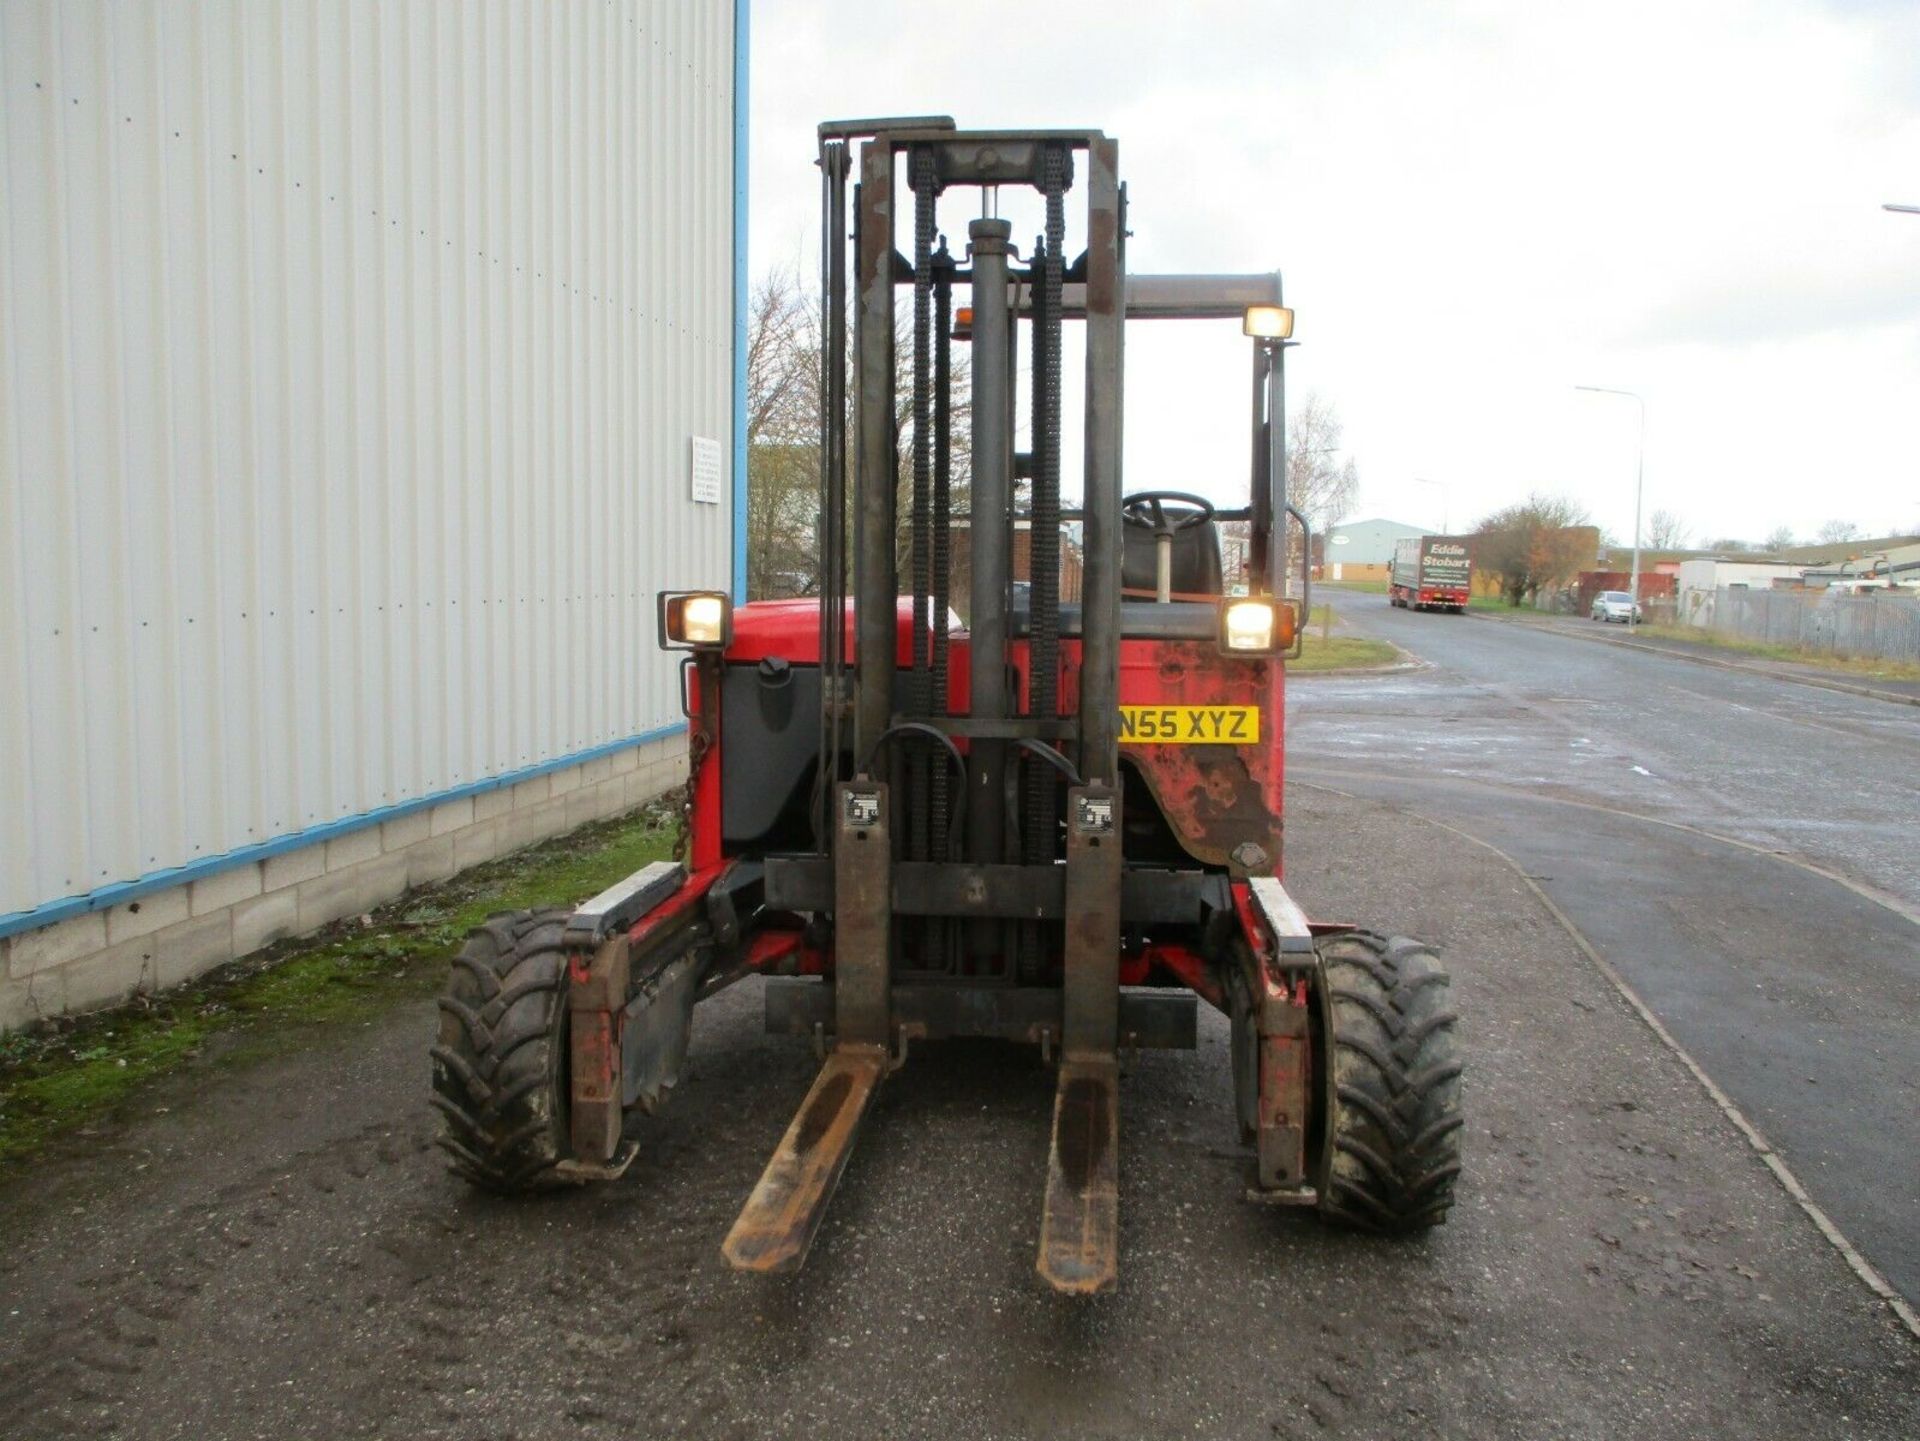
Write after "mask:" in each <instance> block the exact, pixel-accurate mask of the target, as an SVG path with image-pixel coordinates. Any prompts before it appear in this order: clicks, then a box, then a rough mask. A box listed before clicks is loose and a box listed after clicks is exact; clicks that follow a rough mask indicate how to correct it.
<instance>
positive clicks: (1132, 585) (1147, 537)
mask: <svg viewBox="0 0 1920 1441" xmlns="http://www.w3.org/2000/svg"><path fill="white" fill-rule="evenodd" d="M1120 534H1121V541H1122V545H1121V553H1120V587H1121V592H1122V594H1123V595H1125V597H1126V598H1127V599H1128V600H1152V599H1153V597H1154V593H1155V587H1156V585H1157V583H1158V581H1159V576H1160V568H1159V552H1158V545H1159V541H1158V539H1157V538H1156V536H1155V534H1154V532H1153V530H1152V528H1150V527H1148V526H1144V525H1133V524H1126V525H1122V526H1121V527H1120ZM1220 577H1221V563H1220V527H1219V525H1218V524H1217V523H1215V521H1214V519H1213V517H1212V516H1208V517H1207V518H1206V519H1205V520H1201V521H1198V522H1197V523H1194V524H1190V525H1187V526H1185V527H1184V528H1182V529H1179V530H1176V531H1174V533H1173V556H1172V582H1171V585H1170V589H1171V590H1172V591H1173V595H1174V598H1175V599H1176V600H1178V599H1179V598H1180V597H1181V596H1182V595H1188V596H1194V595H1203V596H1217V595H1219V594H1220V590H1221V580H1220Z"/></svg>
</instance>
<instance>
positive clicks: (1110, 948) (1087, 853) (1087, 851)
mask: <svg viewBox="0 0 1920 1441" xmlns="http://www.w3.org/2000/svg"><path fill="white" fill-rule="evenodd" d="M1121 834H1122V832H1121V814H1120V792H1119V790H1118V789H1117V788H1115V787H1113V786H1107V785H1086V786H1072V787H1070V788H1069V789H1068V791H1067V898H1066V939H1065V954H1064V973H1065V979H1064V982H1063V985H1064V987H1065V990H1066V1003H1065V1014H1064V1025H1065V1028H1066V1029H1065V1035H1064V1037H1063V1038H1062V1045H1063V1049H1064V1051H1065V1053H1066V1054H1067V1055H1069V1056H1077V1055H1088V1056H1100V1055H1111V1054H1112V1053H1113V1048H1114V1046H1115V1045H1116V1044H1117V1042H1118V1023H1119V1006H1120V872H1121V866H1122V856H1121V850H1120V837H1121Z"/></svg>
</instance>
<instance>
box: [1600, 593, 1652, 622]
mask: <svg viewBox="0 0 1920 1441" xmlns="http://www.w3.org/2000/svg"><path fill="white" fill-rule="evenodd" d="M1592 615H1593V618H1594V619H1595V620H1608V621H1612V620H1617V621H1619V622H1620V623H1621V624H1622V625H1625V624H1627V623H1628V622H1629V621H1636V620H1641V619H1643V618H1644V617H1642V616H1641V614H1640V607H1639V606H1638V605H1636V604H1635V603H1634V599H1633V597H1632V596H1630V595H1628V594H1627V593H1626V592H1625V591H1624V590H1603V591H1601V592H1600V594H1598V595H1596V596H1595V597H1594V598H1593V611H1592Z"/></svg>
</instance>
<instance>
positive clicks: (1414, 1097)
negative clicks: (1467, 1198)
mask: <svg viewBox="0 0 1920 1441" xmlns="http://www.w3.org/2000/svg"><path fill="white" fill-rule="evenodd" d="M1318 949H1319V951H1320V959H1321V962H1322V964H1323V965H1324V966H1325V974H1326V978H1327V987H1328V991H1329V993H1330V995H1331V998H1332V1002H1333V1008H1332V1009H1333V1081H1334V1102H1333V1118H1332V1119H1333V1127H1332V1134H1331V1136H1330V1137H1329V1140H1330V1142H1331V1144H1330V1146H1329V1147H1328V1151H1327V1162H1326V1165H1327V1175H1326V1181H1325V1184H1324V1185H1322V1186H1321V1188H1320V1198H1321V1199H1320V1211H1321V1214H1322V1215H1325V1216H1329V1217H1332V1218H1334V1219H1337V1220H1340V1221H1344V1222H1347V1223H1348V1224H1350V1225H1354V1226H1359V1227H1362V1228H1363V1229H1366V1230H1369V1231H1380V1232H1385V1233H1387V1234H1391V1235H1405V1234H1408V1233H1411V1232H1415V1231H1424V1230H1426V1229H1427V1228H1428V1227H1430V1226H1437V1225H1439V1224H1440V1222H1442V1221H1444V1220H1445V1219H1446V1215H1447V1208H1448V1207H1450V1206H1451V1205H1452V1204H1453V1183H1454V1178H1455V1177H1456V1176H1458V1175H1459V1173H1460V1126H1461V1114H1460V1062H1459V1060H1458V1059H1457V1058H1456V1057H1455V1055H1454V1048H1453V1024H1454V1020H1455V1017H1454V1013H1453V1011H1452V1009H1451V1008H1450V1007H1449V1006H1448V1004H1447V999H1448V996H1447V991H1448V985H1449V978H1448V976H1447V973H1446V972H1445V971H1443V970H1441V969H1440V963H1439V961H1438V960H1436V959H1435V958H1434V955H1433V953H1432V952H1431V951H1429V950H1428V949H1427V948H1426V947H1424V946H1422V945H1421V944H1420V943H1419V942H1418V941H1411V940H1408V939H1406V938H1405V937H1404V936H1396V937H1394V938H1392V939H1388V938H1387V937H1384V936H1377V935H1374V934H1373V933H1371V932H1369V931H1346V932H1342V933H1339V934H1335V935H1331V936H1327V937H1325V938H1323V939H1322V940H1321V941H1320V942H1319V943H1318Z"/></svg>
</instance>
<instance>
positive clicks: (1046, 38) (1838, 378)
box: [752, 0, 1920, 536]
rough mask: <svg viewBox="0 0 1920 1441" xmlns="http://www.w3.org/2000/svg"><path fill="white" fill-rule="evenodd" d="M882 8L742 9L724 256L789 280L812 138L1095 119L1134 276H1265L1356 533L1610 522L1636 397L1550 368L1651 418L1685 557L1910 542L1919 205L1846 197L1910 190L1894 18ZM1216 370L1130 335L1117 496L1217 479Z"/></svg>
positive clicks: (1917, 11) (1638, 8)
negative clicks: (1542, 498)
mask: <svg viewBox="0 0 1920 1441" xmlns="http://www.w3.org/2000/svg"><path fill="white" fill-rule="evenodd" d="M1036 14H1043V15H1044V16H1045V24H1044V33H1043V34H1036V33H1035V32H1036V29H1037V28H1038V27H1036V24H1035V17H1036ZM912 16H913V12H911V11H902V10H901V9H899V7H897V6H893V5H887V4H881V3H876V0H810V3H805V4H802V3H798V0H795V3H792V4H771V3H762V4H759V5H757V6H756V7H755V11H754V24H755V33H754V37H753V62H754V64H753V70H754V114H753V125H754V154H753V166H754V172H753V193H754V213H753V222H752V223H753V244H754V263H755V265H756V268H760V267H764V266H765V265H766V264H768V263H772V262H775V261H778V260H780V259H783V258H789V257H793V256H795V255H799V254H808V255H810V254H811V248H812V245H813V243H814V237H815V232H816V230H817V225H818V221H817V217H816V213H815V209H814V206H815V204H816V195H817V188H816V186H815V182H814V171H813V169H812V166H811V160H812V157H813V126H814V124H815V123H816V122H817V121H819V120H821V119H825V118H828V117H830V116H833V117H837V116H844V115H849V114H891V113H921V112H927V111H935V112H948V113H951V114H953V115H954V116H955V117H956V118H957V119H958V120H959V121H960V123H961V124H962V125H967V126H993V125H1017V126H1028V125H1032V126H1050V125H1095V126H1099V127H1101V128H1103V129H1105V130H1106V131H1108V133H1110V134H1113V135H1116V136H1118V137H1119V138H1120V142H1121V159H1122V170H1123V173H1124V175H1125V177H1126V179H1127V180H1128V182H1129V186H1130V194H1131V199H1132V204H1133V209H1132V220H1133V226H1134V231H1135V235H1134V239H1133V241H1132V242H1131V250H1130V255H1129V260H1130V263H1131V265H1132V266H1133V268H1134V269H1136V270H1143V271H1144V270H1256V269H1271V268H1274V267H1275V266H1279V267H1281V268H1282V269H1284V271H1285V273H1286V277H1287V286H1288V294H1289V298H1290V299H1291V300H1292V302H1293V303H1294V304H1295V305H1296V306H1297V307H1298V309H1299V313H1300V338H1301V339H1302V340H1303V341H1304V342H1305V344H1304V346H1303V347H1302V348H1301V349H1300V350H1298V351H1295V352H1294V353H1293V355H1292V357H1291V360H1290V364H1291V366H1292V372H1291V374H1292V378H1293V381H1294V383H1295V385H1296V388H1299V387H1305V386H1312V387H1314V388H1317V389H1319V390H1321V391H1322V392H1324V393H1326V394H1327V395H1328V396H1329V397H1331V398H1332V399H1333V400H1334V401H1335V402H1336V404H1337V405H1338V407H1339V409H1340V411H1341V413H1342V414H1343V416H1344V417H1345V419H1346V422H1347V436H1348V440H1349V442H1350V444H1351V445H1352V447H1353V451H1354V453H1355V455H1356V456H1357V458H1358V460H1359V463H1360V468H1361V474H1362V478H1363V487H1362V494H1363V502H1362V503H1363V508H1364V510H1365V511H1367V512H1370V513H1384V514H1390V515H1396V516H1403V517H1405V518H1407V519H1409V520H1412V521H1415V522H1423V523H1437V522H1438V519H1439V515H1438V509H1439V506H1438V494H1437V491H1436V489H1435V488H1434V487H1429V486H1420V485H1416V484H1415V483H1414V479H1415V477H1422V476H1424V477H1431V478H1435V479H1441V480H1445V481H1446V482H1448V485H1449V488H1450V491H1451V496H1450V499H1451V508H1452V518H1453V520H1454V522H1455V524H1456V525H1459V524H1462V523H1464V522H1465V521H1468V520H1470V519H1472V518H1473V517H1474V516H1476V515H1478V514H1480V513H1483V512H1484V511H1486V510H1488V509H1491V508H1493V507H1494V506H1496V505H1499V504H1503V503H1505V502H1506V501H1508V500H1511V499H1513V498H1515V497H1517V496H1519V495H1522V494H1524V493H1525V492H1526V491H1528V490H1530V489H1546V490H1558V491H1565V492H1568V493H1572V494H1576V495H1579V496H1581V497H1582V498H1583V499H1584V500H1585V501H1586V502H1587V503H1588V505H1589V506H1590V508H1591V509H1592V511H1593V513H1594V517H1595V519H1596V520H1597V521H1598V522H1599V523H1601V524H1602V525H1605V526H1606V527H1608V528H1609V529H1611V530H1613V531H1615V532H1617V533H1620V534H1622V535H1624V534H1626V533H1627V532H1628V531H1629V529H1630V527H1631V520H1632V498H1631V487H1632V468H1633V431H1634V417H1633V408H1632V406H1631V405H1630V404H1627V403H1625V402H1617V401H1611V400H1608V399H1606V398H1604V397H1588V396H1579V395H1576V393H1575V392H1574V391H1573V390H1572V388H1571V387H1572V386H1573V385H1574V384H1575V383H1576V382H1587V383H1592V384H1600V385H1617V386H1624V387H1628V388H1632V389H1636V390H1639V391H1642V392H1643V393H1645V394H1646V395H1647V396H1648V399H1649V401H1650V403H1651V413H1650V419H1649V426H1648V452H1647V508H1648V509H1649V510H1651V509H1654V508H1656V507H1665V508H1668V509H1674V510H1679V511H1681V512H1682V513H1683V514H1685V515H1686V516H1687V517H1688V519H1689V520H1690V521H1691V522H1692V523H1693V525H1694V527H1695V529H1696V531H1712V532H1715V533H1723V532H1734V533H1745V532H1751V533H1752V534H1754V535H1756V536H1757V535H1760V534H1763V533H1765V532H1766V531H1767V530H1769V529H1771V528H1772V527H1773V526H1775V525H1778V524H1783V523H1784V524H1789V525H1792V526H1795V527H1796V528H1800V529H1803V530H1804V529H1810V528H1811V527H1812V526H1813V525H1815V524H1817V523H1818V522H1819V521H1820V520H1823V519H1826V518H1828V517H1830V516H1845V517H1848V518H1852V519H1855V520H1857V521H1858V522H1859V523H1860V524H1861V525H1863V526H1865V527H1867V528H1869V529H1878V528H1880V527H1882V526H1892V525H1896V524H1910V523H1912V522H1913V521H1914V520H1915V519H1920V465H1916V461H1915V457H1916V455H1920V435H1917V434H1916V430H1917V429H1920V421H1917V419H1916V417H1920V334H1916V325H1917V323H1920V216H1900V215H1889V214H1886V213H1884V212H1882V211H1881V210H1880V209H1879V204H1880V202H1881V201H1883V200H1907V201H1911V202H1915V203H1920V173H1916V172H1915V171H1914V169H1913V166H1912V158H1913V156H1914V155H1915V154H1920V69H1917V68H1916V67H1914V66H1913V64H1912V57H1913V55H1914V54H1915V53H1917V52H1920V6H1913V5H1911V4H1904V3H1898V4H1895V3H1890V4H1886V5H1874V4H1837V3H1817V0H1738V3H1735V0H1727V3H1664V4H1639V5H1618V4H1615V5H1598V4H1596V5H1591V6H1583V7H1578V8H1576V7H1570V6H1565V5H1540V4H1527V3H1512V0H1499V3H1494V0H1485V3H1477V4H1464V5H1459V6H1455V7H1451V8H1448V9H1446V10H1444V11H1443V10H1442V9H1441V8H1440V7H1437V6H1433V5H1429V4H1421V3H1415V0H1403V3H1398V4H1391V3H1385V4H1383V3H1373V4H1368V5H1365V6H1356V5H1351V4H1341V3H1315V4H1284V5H1282V4H1274V3H1254V0H1249V3H1226V0H1209V3H1200V4H1188V5H1184V6H1180V7H1165V6H1157V5H1156V6H1131V5H1125V4H1120V3H1112V0H1109V3H1106V4H1100V5H1067V4H1061V3H1056V4H1052V5H1049V6H1047V7H1044V8H1043V10H1042V11H1039V12H1036V10H1035V9H1034V7H1032V6H1031V5H1016V4H1012V3H998V0H996V3H980V4H974V5H971V6H969V7H967V8H966V9H965V10H964V11H962V12H960V13H958V14H950V15H949V16H947V17H946V19H945V20H944V21H943V23H942V24H940V25H937V26H936V25H933V24H916V23H914V21H913V18H912ZM988 37H991V38H988ZM1903 187H1904V188H1903ZM964 203H965V202H963V201H960V200H958V199H955V200H953V201H950V202H948V205H947V207H946V208H945V209H943V215H942V219H943V223H944V224H945V225H946V227H947V228H948V231H949V234H950V235H955V234H956V233H957V232H959V231H960V230H961V229H962V219H963V209H962V207H963V205H964ZM1015 214H1016V231H1015V233H1016V237H1017V238H1020V239H1021V240H1022V241H1023V243H1024V241H1025V239H1027V238H1029V237H1028V236H1026V235H1024V234H1023V231H1025V232H1031V231H1032V230H1033V229H1034V228H1036V226H1037V213H1036V214H1033V215H1032V216H1031V217H1029V215H1028V213H1027V212H1025V211H1020V210H1016V211H1015ZM808 263H809V264H811V261H810V260H809V262H808ZM1242 344H1243V342H1240V341H1239V340H1238V338H1237V337H1235V336H1233V335H1232V334H1231V332H1230V328H1226V329H1223V330H1222V331H1220V332H1218V333H1212V334H1209V333H1207V332H1206V331H1205V330H1204V328H1194V327H1179V328H1177V329H1173V330H1163V331H1157V332H1147V331H1144V330H1143V329H1142V328H1140V327H1136V328H1135V330H1134V332H1133V334H1132V335H1131V336H1130V338H1129V353H1128V365H1129V399H1128V409H1127V416H1128V425H1129V449H1128V466H1129V474H1128V480H1129V484H1130V485H1134V486H1136V487H1137V486H1141V485H1145V484H1176V483H1179V484H1186V485H1190V486H1197V487H1199V488H1205V489H1213V490H1215V491H1217V492H1218V493H1221V494H1227V493H1230V492H1231V491H1232V489H1233V488H1234V487H1235V486H1236V485H1238V484H1240V482H1239V476H1240V475H1241V474H1243V473H1244V470H1243V468H1244V464H1245V450H1246V440H1245V434H1244V430H1245V426H1244V417H1245V367H1246V357H1245V354H1244V351H1243V349H1242ZM1068 403H1069V410H1068V414H1074V413H1076V411H1075V410H1074V409H1073V406H1074V404H1075V397H1073V396H1071V395H1070V396H1069V397H1068ZM1070 459H1071V457H1070ZM1176 475H1177V476H1178V480H1176V479H1175V478H1174V477H1175V476H1176Z"/></svg>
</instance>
